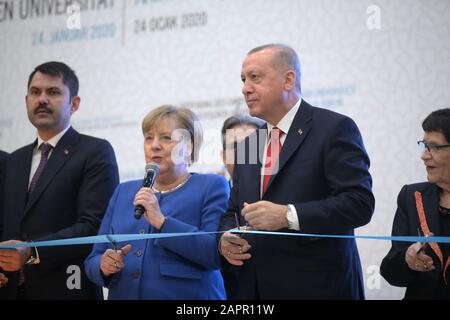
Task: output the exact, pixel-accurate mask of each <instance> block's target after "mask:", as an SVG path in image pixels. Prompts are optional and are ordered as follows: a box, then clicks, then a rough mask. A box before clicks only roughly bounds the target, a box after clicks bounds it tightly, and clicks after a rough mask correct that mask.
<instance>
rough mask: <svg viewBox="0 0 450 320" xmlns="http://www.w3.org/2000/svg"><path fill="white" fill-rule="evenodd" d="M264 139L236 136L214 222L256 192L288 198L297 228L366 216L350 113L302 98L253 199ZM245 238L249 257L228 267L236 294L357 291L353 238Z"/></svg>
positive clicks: (361, 164) (329, 228) (362, 170)
mask: <svg viewBox="0 0 450 320" xmlns="http://www.w3.org/2000/svg"><path fill="white" fill-rule="evenodd" d="M263 129H264V127H263ZM255 135H256V137H255ZM252 139H256V141H257V142H258V145H259V146H260V148H259V151H258V152H259V158H258V159H257V160H256V161H255V148H253V150H248V147H249V146H248V142H249V141H251V140H252ZM265 139H266V134H261V135H260V136H259V135H258V134H256V133H255V134H253V135H251V136H249V137H248V138H247V139H246V140H244V142H243V143H245V144H247V146H246V150H247V151H248V152H247V154H246V161H245V163H244V164H239V159H237V165H236V167H235V171H234V177H233V189H232V191H231V197H230V202H229V209H228V213H227V214H226V215H225V216H224V217H223V219H222V221H221V225H220V229H221V230H229V229H231V228H234V227H235V220H234V214H233V212H240V211H241V210H242V208H243V203H244V202H247V203H254V202H257V201H260V200H267V201H270V202H274V203H277V204H283V205H286V204H293V205H294V206H295V208H296V210H297V214H298V218H299V223H300V232H301V233H311V234H341V235H353V230H354V229H355V228H357V227H359V226H362V225H365V224H367V223H368V222H369V221H370V219H371V216H372V213H373V210H374V204H375V200H374V197H373V194H372V191H371V186H372V180H371V176H370V174H369V171H368V169H369V164H370V162H369V158H368V156H367V153H366V151H365V149H364V145H363V141H362V138H361V135H360V132H359V130H358V128H357V126H356V124H355V123H354V122H353V121H352V120H351V119H350V118H348V117H346V116H343V115H340V114H338V113H335V112H332V111H329V110H325V109H321V108H315V107H312V106H310V105H309V104H308V103H307V102H305V101H304V100H303V101H302V103H301V105H300V108H299V110H298V112H297V114H296V115H295V118H294V120H293V123H292V125H291V128H290V130H289V132H288V134H287V137H286V140H285V142H284V144H283V148H282V150H281V153H280V157H279V171H278V173H277V174H276V175H274V176H272V178H271V180H270V181H269V185H268V188H267V190H266V192H265V194H264V195H263V196H262V199H261V197H260V181H261V175H260V172H261V161H260V159H262V150H263V149H264V148H263V147H264V143H265ZM238 149H239V147H238ZM240 162H242V161H240ZM243 222H244V221H241V223H243ZM279 231H283V232H291V233H295V232H296V231H293V230H288V229H283V230H279ZM245 238H246V239H247V240H248V242H249V243H250V245H251V246H252V249H251V250H250V253H251V254H252V258H251V259H250V260H247V261H245V262H244V265H243V266H242V267H235V269H237V270H238V272H239V277H238V284H237V296H236V298H237V299H254V298H260V299H362V298H364V290H363V279H362V272H361V265H360V260H359V256H358V251H357V247H356V243H355V241H354V240H353V239H326V238H309V237H291V236H288V237H282V236H262V235H245ZM223 263H227V262H225V260H223Z"/></svg>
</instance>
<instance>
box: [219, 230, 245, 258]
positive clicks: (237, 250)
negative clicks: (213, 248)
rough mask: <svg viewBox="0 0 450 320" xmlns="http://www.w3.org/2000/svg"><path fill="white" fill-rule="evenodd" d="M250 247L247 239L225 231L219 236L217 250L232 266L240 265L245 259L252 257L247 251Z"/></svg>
mask: <svg viewBox="0 0 450 320" xmlns="http://www.w3.org/2000/svg"><path fill="white" fill-rule="evenodd" d="M250 248H251V246H250V244H249V243H248V242H247V240H245V239H243V238H241V237H239V236H238V235H236V234H234V233H231V232H225V233H224V234H223V235H222V236H221V237H220V243H219V251H220V253H221V254H222V255H223V257H224V258H225V259H226V260H227V261H228V262H229V263H230V264H232V265H234V266H242V265H243V264H244V261H245V260H248V259H250V258H251V257H252V256H251V254H250V253H247V251H248V250H250Z"/></svg>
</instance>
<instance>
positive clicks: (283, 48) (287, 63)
mask: <svg viewBox="0 0 450 320" xmlns="http://www.w3.org/2000/svg"><path fill="white" fill-rule="evenodd" d="M265 49H275V50H276V52H275V55H274V59H273V67H274V68H275V70H278V71H280V72H284V71H286V69H291V70H294V71H295V86H296V88H297V89H298V90H300V91H301V67H300V59H299V58H298V55H297V52H295V50H294V49H292V48H291V47H289V46H287V45H285V44H280V43H270V44H265V45H262V46H259V47H256V48H253V49H252V50H250V51H249V52H248V53H247V55H251V54H253V53H256V52H259V51H263V50H265Z"/></svg>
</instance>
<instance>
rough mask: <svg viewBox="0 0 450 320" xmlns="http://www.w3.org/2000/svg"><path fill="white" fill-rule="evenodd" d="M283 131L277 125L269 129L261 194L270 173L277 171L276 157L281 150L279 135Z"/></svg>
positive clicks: (265, 187) (264, 189) (267, 182)
mask: <svg viewBox="0 0 450 320" xmlns="http://www.w3.org/2000/svg"><path fill="white" fill-rule="evenodd" d="M282 135H283V131H281V130H280V129H278V128H277V127H273V128H272V131H270V141H269V144H268V146H267V152H266V163H265V166H264V181H263V192H262V193H263V194H264V193H265V192H266V189H267V186H268V184H269V180H270V177H271V176H272V174H276V173H277V171H278V157H279V156H280V151H281V147H282V145H281V136H282Z"/></svg>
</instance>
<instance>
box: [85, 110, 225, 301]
mask: <svg viewBox="0 0 450 320" xmlns="http://www.w3.org/2000/svg"><path fill="white" fill-rule="evenodd" d="M142 129H143V134H144V152H145V160H146V162H147V163H150V162H153V163H156V164H158V165H159V167H160V172H159V174H158V176H157V178H156V181H155V184H154V186H153V188H152V189H150V188H143V187H142V180H136V181H129V182H126V183H122V184H120V185H119V186H118V187H117V189H116V190H115V192H114V195H113V196H112V198H111V200H110V203H109V207H108V209H107V212H106V214H105V217H104V219H103V221H102V225H101V227H100V230H99V234H137V233H158V232H163V233H180V232H202V231H216V230H217V227H218V223H219V220H220V217H221V215H222V214H223V212H225V210H226V207H227V201H228V196H229V187H228V184H227V181H226V180H225V178H223V177H221V176H218V175H213V174H195V173H189V172H188V165H189V163H190V162H192V161H194V160H195V159H196V158H197V156H198V149H199V147H200V145H201V141H202V131H201V126H200V125H199V121H198V118H197V117H196V116H195V114H194V113H193V112H192V111H190V110H189V109H185V108H177V107H173V106H162V107H159V108H156V109H155V110H153V111H151V112H150V113H149V114H148V115H147V116H146V117H145V119H144V121H143V124H142ZM137 205H141V206H142V207H144V209H145V213H144V217H145V219H140V220H137V219H135V218H134V208H135V206H137ZM215 239H216V237H215V235H214V234H210V235H196V236H186V237H185V236H183V237H173V238H160V239H149V240H138V241H133V242H131V243H118V245H119V246H120V248H121V250H113V248H111V245H110V244H96V245H94V247H93V250H92V252H91V254H90V255H89V257H88V258H87V259H86V261H85V265H86V273H87V275H88V277H89V278H90V279H91V280H92V281H93V282H94V283H96V284H98V285H101V286H105V287H107V288H108V289H109V293H108V298H109V299H184V300H192V299H215V300H218V299H224V298H225V291H224V287H223V280H222V277H221V274H220V271H219V266H220V261H219V256H218V251H217V246H216V240H215Z"/></svg>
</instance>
